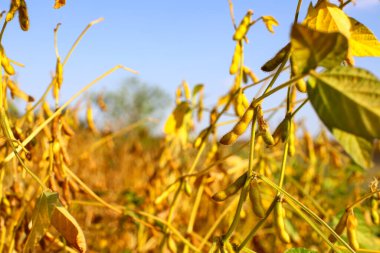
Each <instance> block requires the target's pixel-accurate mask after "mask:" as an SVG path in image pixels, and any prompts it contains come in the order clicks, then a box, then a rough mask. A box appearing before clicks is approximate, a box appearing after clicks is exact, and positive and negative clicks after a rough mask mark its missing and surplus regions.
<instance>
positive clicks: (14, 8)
mask: <svg viewBox="0 0 380 253" xmlns="http://www.w3.org/2000/svg"><path fill="white" fill-rule="evenodd" d="M19 7H20V0H12V1H11V6H10V8H9V11H8V13H7V16H6V17H5V20H6V21H7V22H9V21H11V20H12V19H13V17H14V16H15V14H16V11H17V10H18V8H19Z"/></svg>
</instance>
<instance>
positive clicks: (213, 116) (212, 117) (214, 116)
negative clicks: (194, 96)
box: [210, 107, 218, 125]
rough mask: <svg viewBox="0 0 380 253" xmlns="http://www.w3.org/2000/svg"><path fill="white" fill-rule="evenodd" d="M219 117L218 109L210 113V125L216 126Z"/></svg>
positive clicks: (213, 109)
mask: <svg viewBox="0 0 380 253" xmlns="http://www.w3.org/2000/svg"><path fill="white" fill-rule="evenodd" d="M217 117H218V109H217V107H214V108H212V110H211V112H210V125H214V124H215V123H216V119H217Z"/></svg>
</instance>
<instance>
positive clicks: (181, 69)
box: [0, 0, 380, 126]
mask: <svg viewBox="0 0 380 253" xmlns="http://www.w3.org/2000/svg"><path fill="white" fill-rule="evenodd" d="M7 2H8V1H7ZM27 2H28V3H29V6H28V7H29V8H28V9H29V15H30V30H29V31H28V32H22V31H21V30H20V29H19V27H18V22H12V23H10V24H9V25H8V27H7V29H6V31H5V34H4V38H3V45H4V48H5V49H6V52H7V55H8V56H9V57H10V58H12V59H14V60H17V61H19V62H22V63H24V64H25V65H26V67H25V68H23V69H21V68H17V70H18V75H17V79H18V81H19V82H20V85H21V87H22V88H23V89H24V90H25V91H27V92H28V93H30V94H31V95H32V96H34V97H35V98H39V97H40V96H41V95H42V93H43V91H44V89H45V88H46V86H47V85H48V83H49V81H50V78H51V72H52V71H53V70H54V68H55V54H54V47H53V29H54V27H55V26H56V24H57V23H62V26H61V27H60V30H59V35H58V40H59V42H58V44H59V51H60V54H61V55H65V54H66V53H67V52H68V50H69V48H70V47H71V45H72V43H73V42H74V40H75V39H76V37H77V36H78V35H79V33H80V32H81V31H82V30H83V28H84V27H85V26H86V25H87V24H88V23H89V22H90V21H92V20H95V19H97V18H99V17H103V18H105V20H104V21H103V22H102V23H99V24H97V25H95V26H94V27H92V28H91V29H90V30H89V32H88V33H87V34H86V36H85V37H84V39H83V40H82V42H81V43H80V45H79V46H78V48H77V49H76V51H75V52H74V54H73V55H72V57H71V59H70V61H69V62H68V64H67V65H66V68H65V79H64V80H65V81H64V84H63V90H62V99H61V101H65V100H67V99H68V98H69V97H70V96H71V95H72V94H74V93H75V92H76V91H77V90H79V89H80V88H81V87H83V86H84V85H85V84H87V83H88V82H90V81H91V80H93V79H94V78H95V77H97V76H98V75H100V74H101V73H103V72H104V71H106V70H107V69H109V68H111V67H113V66H114V65H116V64H123V65H125V66H127V67H131V68H133V69H136V70H137V71H139V72H140V75H139V78H140V79H141V80H143V81H145V82H148V83H151V84H155V85H159V86H160V87H162V88H164V89H165V90H166V91H167V92H168V93H169V94H170V95H172V96H173V95H174V91H175V88H176V87H177V85H179V84H180V82H181V81H182V80H184V79H185V80H187V81H188V82H189V84H190V85H195V84H197V83H204V84H205V85H206V90H205V95H206V105H207V104H208V105H211V104H214V103H215V101H216V100H217V98H218V96H220V95H222V94H223V93H225V92H226V91H227V90H228V88H229V87H230V85H231V84H232V77H231V76H229V74H228V69H229V64H230V62H231V57H232V53H233V49H234V42H233V41H232V39H231V38H232V34H233V26H232V24H231V20H230V16H229V9H228V1H227V0H224V1H204V0H203V1H200V0H192V1H177V0H165V1H144V0H140V1H99V0H98V1H94V0H92V1H90V0H81V1H73V0H68V1H67V5H66V6H65V7H63V8H61V9H59V10H54V9H53V8H52V6H53V4H54V1H53V0H51V1H27ZM233 2H234V7H235V16H236V19H237V22H239V21H240V19H241V17H242V16H244V14H245V13H246V11H247V10H248V9H252V10H254V18H257V17H259V16H262V15H272V16H274V17H275V18H276V19H277V20H278V21H279V23H280V26H278V27H276V28H275V34H271V33H269V32H268V31H266V29H265V27H264V25H263V24H262V23H259V24H257V25H255V26H254V27H253V28H252V29H251V31H250V33H249V35H248V38H249V40H250V43H249V44H248V46H246V54H245V60H246V65H247V66H249V67H250V68H251V69H253V71H254V72H255V73H256V75H257V76H258V77H264V76H265V75H266V74H265V73H263V72H261V71H260V66H261V65H262V64H263V63H264V62H265V61H266V60H267V59H269V58H270V57H272V56H273V55H274V53H275V52H276V51H277V50H278V49H280V48H281V47H282V46H283V45H285V43H286V42H287V41H288V40H289V31H290V26H291V21H292V20H293V16H294V10H295V7H296V5H297V1H296V0H291V1H279V0H276V1H275V0H271V1H269V0H268V1H243V0H240V1H238V0H235V1H233ZM314 2H315V1H314ZM333 2H334V1H333ZM308 4H309V1H304V2H303V8H302V11H301V14H300V20H302V19H303V18H304V16H305V12H306V9H307V6H308ZM0 9H8V4H6V5H5V4H4V1H2V3H1V4H0ZM346 12H347V13H348V14H349V15H350V16H352V17H354V18H356V19H358V20H359V21H361V22H362V23H364V24H366V25H367V26H368V27H369V28H370V29H371V30H372V31H373V32H374V33H375V34H376V35H377V36H378V37H380V26H379V17H380V1H378V0H357V5H356V6H352V5H350V6H348V7H347V8H346ZM16 21H17V20H16ZM356 62H357V64H358V66H363V67H365V68H367V69H369V70H371V71H372V72H373V73H375V74H376V75H377V76H380V59H369V58H365V59H356ZM130 76H132V75H131V74H129V73H127V72H123V71H118V72H117V73H115V74H113V75H112V76H110V77H108V78H106V79H105V80H104V81H102V82H101V83H99V84H98V85H97V86H96V88H94V89H92V90H93V91H95V90H99V91H101V90H104V89H105V88H106V89H112V88H114V87H117V86H118V85H119V84H120V83H122V82H123V80H125V79H126V78H128V77H130ZM284 78H286V76H285V77H284ZM283 80H284V79H283ZM254 93H255V91H252V92H251V93H248V95H250V96H252V95H253V94H254ZM279 95H281V94H279ZM280 99H281V97H279V96H275V97H274V98H273V99H272V100H269V101H268V102H267V104H266V105H265V106H267V107H270V106H271V105H275V104H276V103H277V102H278V101H279V100H280ZM300 117H306V118H307V119H308V120H310V121H312V122H316V118H315V116H314V112H313V111H312V110H311V109H310V108H307V107H306V108H305V109H304V110H303V111H302V113H301V115H300ZM313 125H314V126H315V125H318V124H313Z"/></svg>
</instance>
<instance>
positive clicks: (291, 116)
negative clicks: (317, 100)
mask: <svg viewBox="0 0 380 253" xmlns="http://www.w3.org/2000/svg"><path fill="white" fill-rule="evenodd" d="M307 102H309V99H308V98H306V99H305V100H304V101H303V102H302V104H300V105H299V106H298V107H297V109H295V110H294V112H293V113H292V114H291V115H290V118H293V117H294V115H296V113H297V112H298V111H299V110H301V108H302V107H303V106H304V105H306V103H307Z"/></svg>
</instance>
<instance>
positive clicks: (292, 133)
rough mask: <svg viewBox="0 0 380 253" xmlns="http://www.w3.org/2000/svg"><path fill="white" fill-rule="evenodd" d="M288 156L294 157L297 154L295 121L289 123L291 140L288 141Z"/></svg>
mask: <svg viewBox="0 0 380 253" xmlns="http://www.w3.org/2000/svg"><path fill="white" fill-rule="evenodd" d="M288 143H289V144H288V145H289V148H288V155H289V156H293V155H294V154H295V152H296V147H295V129H294V121H293V120H290V121H289V140H288Z"/></svg>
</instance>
